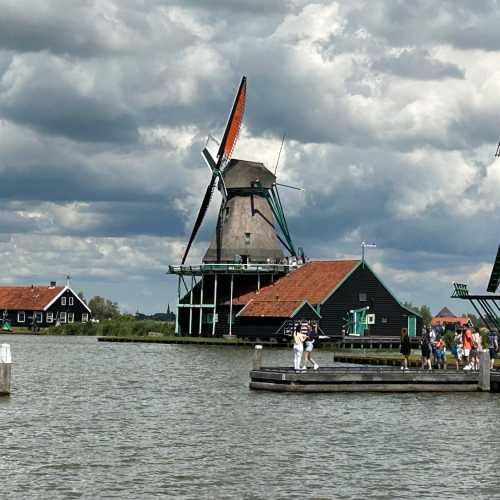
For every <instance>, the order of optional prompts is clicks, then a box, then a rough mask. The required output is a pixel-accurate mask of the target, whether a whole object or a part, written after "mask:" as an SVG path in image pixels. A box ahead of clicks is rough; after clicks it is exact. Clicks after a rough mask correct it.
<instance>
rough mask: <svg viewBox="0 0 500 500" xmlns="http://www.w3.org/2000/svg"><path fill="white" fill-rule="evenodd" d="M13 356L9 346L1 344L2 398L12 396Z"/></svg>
mask: <svg viewBox="0 0 500 500" xmlns="http://www.w3.org/2000/svg"><path fill="white" fill-rule="evenodd" d="M11 377H12V355H11V353H10V345H9V344H0V396H2V395H6V394H10V381H11Z"/></svg>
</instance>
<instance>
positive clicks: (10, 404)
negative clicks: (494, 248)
mask: <svg viewBox="0 0 500 500" xmlns="http://www.w3.org/2000/svg"><path fill="white" fill-rule="evenodd" d="M2 341H3V342H9V343H11V345H12V350H13V356H14V361H15V366H14V380H13V389H14V392H13V395H12V396H11V397H10V398H1V399H0V412H1V413H0V414H1V419H0V436H1V438H0V439H1V444H2V446H1V450H2V451H1V453H2V460H1V462H0V469H1V474H2V476H1V477H2V498H23V497H24V498H25V497H29V498H73V497H75V498H79V497H84V498H137V499H147V498H158V497H161V496H165V497H181V498H193V499H194V498H301V499H303V498H381V499H382V498H384V499H386V498H416V497H418V498H470V496H471V492H473V495H474V497H475V498H476V499H480V498H499V496H500V495H499V493H498V491H499V487H500V484H499V480H498V479H497V478H498V474H497V466H496V464H497V462H498V458H499V456H498V455H499V454H498V452H497V450H498V445H499V440H500V438H499V437H498V436H499V434H498V432H497V428H498V414H499V409H500V397H499V396H498V395H489V394H481V393H478V394H448V395H432V394H418V395H411V394H399V395H390V394H389V395H385V394H354V393H353V394H330V395H328V394H323V395H322V394H302V395H301V394H274V393H264V392H263V393H260V392H251V391H249V390H248V371H249V369H250V366H251V358H252V351H251V350H250V349H243V348H242V349H239V348H225V349H224V348H217V347H192V346H168V345H149V344H144V345H141V344H137V345H131V344H100V343H97V342H96V340H95V339H93V338H56V337H52V338H34V337H29V336H22V337H12V336H3V337H2ZM330 356H331V354H330V353H321V352H320V353H318V356H317V357H318V361H319V362H320V364H327V363H328V361H329V359H330ZM264 360H265V363H266V364H275V365H279V364H287V365H290V364H291V352H289V351H283V350H266V351H265V353H264Z"/></svg>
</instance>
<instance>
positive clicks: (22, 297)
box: [0, 285, 64, 311]
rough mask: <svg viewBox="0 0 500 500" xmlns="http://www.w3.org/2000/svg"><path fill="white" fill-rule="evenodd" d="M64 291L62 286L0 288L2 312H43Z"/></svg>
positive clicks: (0, 308) (0, 307)
mask: <svg viewBox="0 0 500 500" xmlns="http://www.w3.org/2000/svg"><path fill="white" fill-rule="evenodd" d="M63 289H64V287H62V286H56V287H53V288H50V287H48V286H36V285H35V286H33V287H31V286H0V311H1V310H4V309H8V310H11V311H12V310H27V311H28V310H29V311H41V310H43V308H44V307H45V306H46V305H47V304H48V303H49V302H50V301H51V300H53V299H54V298H55V297H57V295H58V294H59V293H61V292H62V290H63Z"/></svg>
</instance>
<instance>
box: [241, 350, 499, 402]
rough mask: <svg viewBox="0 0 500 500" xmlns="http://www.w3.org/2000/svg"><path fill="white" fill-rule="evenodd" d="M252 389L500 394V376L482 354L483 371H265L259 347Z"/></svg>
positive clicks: (390, 368)
mask: <svg viewBox="0 0 500 500" xmlns="http://www.w3.org/2000/svg"><path fill="white" fill-rule="evenodd" d="M250 389H255V390H265V391H276V392H441V393H442V392H477V391H485V392H489V391H491V392H500V372H498V371H496V370H494V371H490V368H489V353H488V351H485V352H483V353H481V366H480V369H479V371H464V370H454V369H453V370H451V369H449V370H432V371H429V370H421V369H412V368H410V369H408V370H401V369H400V368H393V367H388V366H384V367H371V366H370V367H368V366H353V367H337V366H336V367H322V368H320V369H319V370H312V369H310V370H304V371H295V370H294V369H292V368H288V367H263V366H262V348H260V349H258V348H257V347H256V350H255V357H254V366H253V370H252V371H251V372H250Z"/></svg>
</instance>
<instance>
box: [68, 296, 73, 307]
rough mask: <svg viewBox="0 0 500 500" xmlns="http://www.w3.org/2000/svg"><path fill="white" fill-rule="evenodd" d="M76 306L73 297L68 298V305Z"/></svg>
mask: <svg viewBox="0 0 500 500" xmlns="http://www.w3.org/2000/svg"><path fill="white" fill-rule="evenodd" d="M73 304H74V299H73V297H68V305H69V306H72V305H73Z"/></svg>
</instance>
